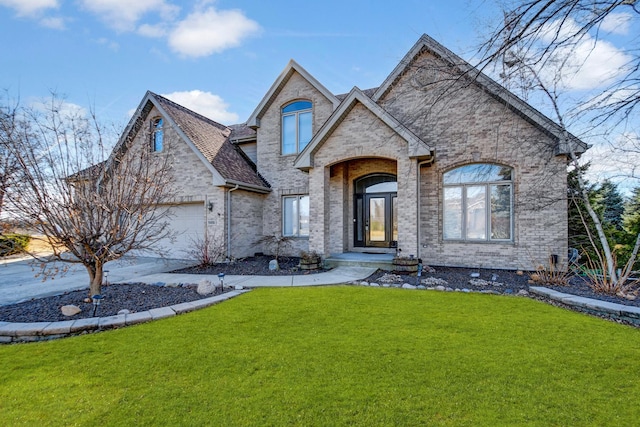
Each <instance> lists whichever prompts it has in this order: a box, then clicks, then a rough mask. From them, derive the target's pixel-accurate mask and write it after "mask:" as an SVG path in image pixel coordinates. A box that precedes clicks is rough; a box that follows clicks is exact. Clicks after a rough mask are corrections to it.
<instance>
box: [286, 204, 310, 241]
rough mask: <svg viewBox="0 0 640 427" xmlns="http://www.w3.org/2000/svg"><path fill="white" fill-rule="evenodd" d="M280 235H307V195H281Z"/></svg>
mask: <svg viewBox="0 0 640 427" xmlns="http://www.w3.org/2000/svg"><path fill="white" fill-rule="evenodd" d="M282 235H283V236H293V237H307V236H309V196H287V197H283V199H282Z"/></svg>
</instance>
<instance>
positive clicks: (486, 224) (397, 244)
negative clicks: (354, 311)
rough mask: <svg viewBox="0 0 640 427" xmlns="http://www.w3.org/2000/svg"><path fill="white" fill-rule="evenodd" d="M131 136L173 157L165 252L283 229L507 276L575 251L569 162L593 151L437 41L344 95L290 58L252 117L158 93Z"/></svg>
mask: <svg viewBox="0 0 640 427" xmlns="http://www.w3.org/2000/svg"><path fill="white" fill-rule="evenodd" d="M141 129H148V130H149V131H148V132H140V131H141ZM125 135H127V136H128V137H132V138H138V139H139V140H140V143H145V144H149V149H150V150H152V151H156V152H157V153H158V155H170V156H172V157H173V165H174V170H173V173H174V182H175V185H176V186H177V188H178V190H179V194H180V195H179V197H178V199H177V200H176V206H173V207H172V208H171V209H173V211H174V213H175V217H174V221H172V224H171V227H172V228H173V229H174V230H175V231H176V240H175V241H166V242H165V243H164V244H163V246H162V247H161V249H163V250H164V251H166V252H167V255H168V256H171V257H181V254H186V253H188V252H189V250H190V248H192V247H193V242H194V241H195V240H197V239H202V238H203V236H205V235H206V236H208V238H209V239H211V240H212V241H214V242H215V243H216V245H218V246H219V250H220V253H221V254H223V255H225V256H228V257H231V258H239V257H244V256H249V255H252V254H254V253H255V252H260V251H267V252H268V248H264V247H260V246H259V245H256V241H257V240H258V239H259V238H260V237H262V236H268V235H273V236H278V237H279V236H288V237H291V241H292V242H293V244H292V245H291V246H290V247H289V249H288V251H289V252H290V254H291V255H297V254H299V253H300V251H302V250H312V251H317V252H318V253H319V254H321V255H323V256H324V257H327V256H329V255H331V254H341V253H348V252H382V253H396V251H401V253H402V254H403V255H413V256H416V257H420V258H422V259H423V260H424V262H425V263H428V264H431V265H449V266H469V267H493V268H510V269H515V268H518V269H531V268H533V267H534V266H535V265H537V263H540V262H547V260H548V259H549V256H550V255H551V254H556V255H559V256H560V259H561V260H562V259H564V258H565V257H566V253H567V203H566V190H567V181H566V176H567V155H568V153H569V148H572V149H573V150H574V152H576V153H577V154H580V153H582V152H584V151H585V150H586V148H587V146H586V144H584V143H583V142H581V141H579V140H578V139H576V138H575V137H573V136H572V135H568V137H567V136H566V135H565V134H563V132H562V129H561V128H560V127H559V126H558V125H557V124H556V123H554V122H553V121H552V120H550V119H549V118H547V117H546V116H544V115H543V114H541V113H540V112H539V111H537V110H535V109H534V108H533V107H531V106H530V105H528V104H527V103H525V102H524V101H522V100H521V99H519V98H518V97H516V96H515V95H513V94H512V93H510V92H509V91H508V90H506V89H505V88H504V87H502V86H500V85H499V84H497V83H496V82H494V81H493V80H491V79H490V78H489V77H487V76H486V75H484V74H483V73H481V72H479V71H478V70H475V69H474V68H473V67H471V66H470V65H469V64H468V63H466V62H465V61H463V60H462V59H461V58H459V57H458V56H456V55H455V54H453V53H452V52H450V51H449V50H447V49H446V48H445V47H443V46H442V45H440V44H439V43H437V42H436V41H435V40H433V39H432V38H430V37H428V36H426V35H424V36H422V37H421V38H420V39H419V40H418V42H417V43H416V44H415V45H414V46H413V48H411V50H410V51H409V52H408V53H407V54H406V55H405V57H404V58H403V59H402V60H401V61H400V63H399V64H398V65H397V66H396V68H395V69H394V70H393V71H392V72H391V74H390V75H389V76H388V77H387V78H386V79H385V80H384V81H383V82H382V83H381V85H380V86H379V87H377V88H374V89H369V90H361V89H359V88H357V87H354V88H353V89H352V90H351V91H350V92H349V93H348V94H343V95H335V94H333V93H332V92H331V91H330V90H329V89H327V88H326V87H325V86H324V85H323V84H322V83H321V82H319V81H318V80H317V79H316V78H315V77H313V76H312V75H311V74H310V73H309V72H308V71H307V70H305V69H304V68H303V67H301V66H300V65H299V64H297V63H296V62H295V61H293V60H292V61H290V62H289V64H287V66H286V67H285V69H284V70H283V71H282V73H281V74H280V75H279V76H278V77H277V79H276V80H275V82H274V83H273V85H272V86H271V88H270V89H269V91H268V92H267V93H266V94H265V96H264V97H263V98H262V100H261V101H260V103H259V104H258V105H257V107H256V108H255V110H254V112H253V113H252V114H251V116H250V117H249V119H248V120H247V122H246V123H245V124H240V125H232V126H224V125H221V124H218V123H216V122H214V121H212V120H210V119H207V118H205V117H203V116H201V115H199V114H197V113H195V112H193V111H190V110H188V109H186V108H184V107H182V106H180V105H178V104H176V103H174V102H172V101H170V100H168V99H166V98H163V97H162V96H159V95H156V94H154V93H151V92H148V93H147V94H146V95H145V97H144V98H143V100H142V102H141V104H140V106H139V107H138V110H137V111H136V113H135V115H134V116H133V117H132V119H131V122H130V124H129V126H128V127H127V129H126V130H125Z"/></svg>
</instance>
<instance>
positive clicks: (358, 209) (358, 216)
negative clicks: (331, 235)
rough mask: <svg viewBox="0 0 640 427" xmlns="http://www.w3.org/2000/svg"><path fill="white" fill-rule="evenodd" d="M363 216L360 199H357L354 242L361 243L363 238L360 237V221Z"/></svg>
mask: <svg viewBox="0 0 640 427" xmlns="http://www.w3.org/2000/svg"><path fill="white" fill-rule="evenodd" d="M363 218H364V215H363V213H362V198H361V197H358V199H357V200H356V233H357V234H356V240H357V241H358V242H362V241H363V240H364V236H363V235H362V219H363Z"/></svg>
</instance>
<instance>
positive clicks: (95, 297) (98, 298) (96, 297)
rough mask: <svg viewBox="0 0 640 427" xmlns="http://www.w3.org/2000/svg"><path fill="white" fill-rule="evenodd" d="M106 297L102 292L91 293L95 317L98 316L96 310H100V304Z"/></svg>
mask: <svg viewBox="0 0 640 427" xmlns="http://www.w3.org/2000/svg"><path fill="white" fill-rule="evenodd" d="M102 298H104V297H103V296H102V295H100V294H96V295H91V301H92V302H93V317H96V311H98V306H99V305H100V301H102Z"/></svg>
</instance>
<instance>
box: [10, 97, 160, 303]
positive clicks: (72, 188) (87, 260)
mask: <svg viewBox="0 0 640 427" xmlns="http://www.w3.org/2000/svg"><path fill="white" fill-rule="evenodd" d="M19 120H20V126H18V128H19V129H20V133H19V134H15V135H13V137H12V138H11V139H10V141H9V142H10V147H11V148H10V150H11V154H12V155H13V156H14V157H15V158H16V159H17V161H18V164H19V173H18V178H19V180H18V182H17V183H16V184H17V187H16V191H13V192H11V193H10V195H9V199H8V203H9V207H10V209H11V210H12V214H13V215H18V216H19V217H21V218H24V219H27V220H29V221H30V222H32V223H33V224H34V225H36V226H37V227H38V228H39V230H40V231H41V232H42V233H43V234H44V236H45V238H46V239H47V240H48V242H49V243H50V244H52V247H53V255H52V256H51V257H48V258H46V259H40V261H43V268H45V269H46V263H47V262H51V261H62V262H65V263H77V264H82V265H83V266H84V267H85V268H86V269H87V272H88V273H89V285H90V295H95V294H99V293H100V291H101V286H102V281H103V268H104V265H105V263H107V262H109V261H112V260H116V259H118V258H121V257H122V256H123V255H125V254H127V253H129V252H131V251H145V250H152V248H153V246H154V243H156V242H157V241H158V240H160V239H163V238H167V237H170V236H168V231H167V227H166V223H167V219H168V215H169V212H168V209H167V208H168V207H169V205H170V204H171V201H172V197H173V192H172V189H171V185H170V180H169V171H170V164H169V162H170V158H169V157H168V156H158V155H152V153H151V152H150V150H149V145H148V143H145V140H146V138H145V137H144V136H142V137H140V136H138V138H135V137H133V136H129V135H127V134H126V133H125V134H124V135H123V137H122V138H121V139H120V141H119V142H118V143H117V145H116V146H115V148H114V149H113V150H110V149H109V148H108V147H107V146H106V145H105V141H104V136H103V128H102V127H101V126H100V125H99V124H98V122H97V120H96V118H95V115H93V114H91V115H90V116H89V117H87V115H86V114H84V112H83V111H82V110H80V109H79V108H77V107H75V108H74V107H73V106H71V107H70V104H66V103H64V102H63V100H61V99H60V98H59V97H58V96H56V95H53V96H52V99H51V101H50V102H49V103H47V104H46V105H41V106H39V107H37V108H23V109H21V110H20V116H19ZM141 128H142V129H144V127H143V126H141ZM140 133H144V132H140ZM34 256H35V255H34Z"/></svg>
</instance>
